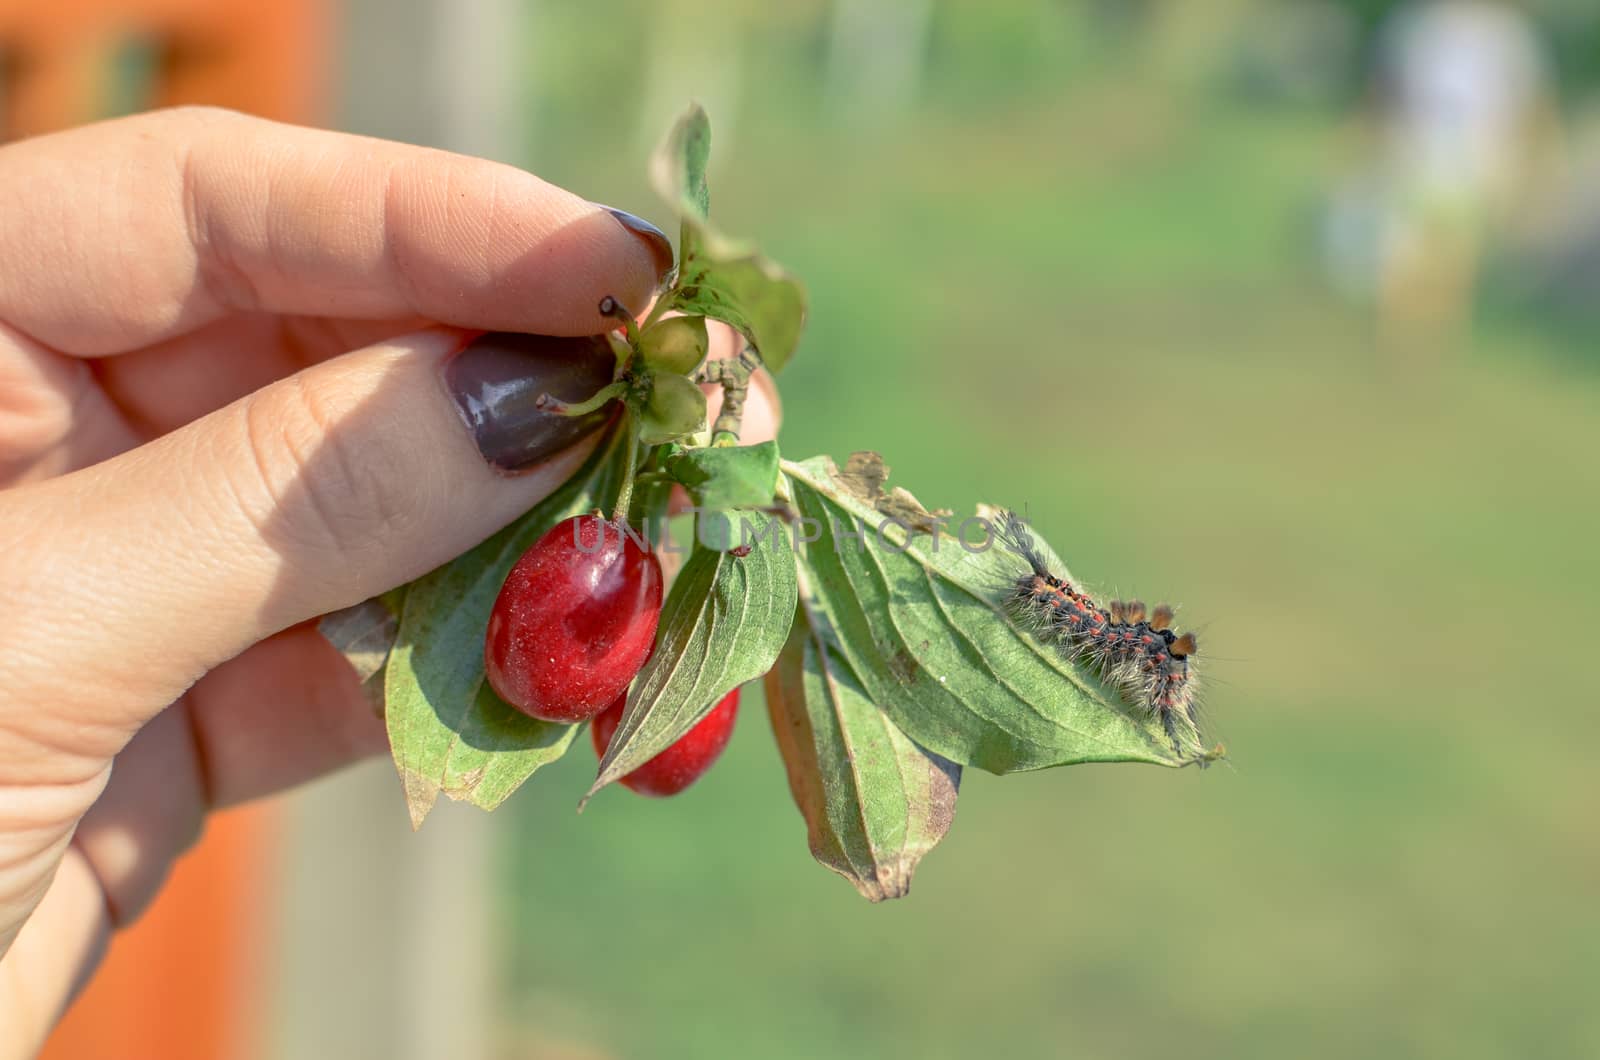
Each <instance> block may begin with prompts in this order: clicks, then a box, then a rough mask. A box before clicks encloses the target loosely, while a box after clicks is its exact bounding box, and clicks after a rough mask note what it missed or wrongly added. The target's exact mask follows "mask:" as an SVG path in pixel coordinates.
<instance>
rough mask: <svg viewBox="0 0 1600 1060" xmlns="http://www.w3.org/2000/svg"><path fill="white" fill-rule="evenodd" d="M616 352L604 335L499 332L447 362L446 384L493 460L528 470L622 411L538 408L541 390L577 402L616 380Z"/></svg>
mask: <svg viewBox="0 0 1600 1060" xmlns="http://www.w3.org/2000/svg"><path fill="white" fill-rule="evenodd" d="M616 363H617V362H616V357H615V355H613V354H612V352H611V346H610V343H608V342H607V341H606V339H605V336H603V335H590V336H586V337H584V338H551V337H549V336H546V335H518V334H513V333H511V332H506V331H491V332H489V333H488V334H486V335H483V336H481V337H479V338H477V339H475V340H473V342H472V343H471V344H470V345H468V346H467V347H466V348H464V349H463V350H462V351H461V352H460V353H458V354H456V355H455V356H454V357H452V358H451V359H450V360H449V361H448V362H446V364H445V366H444V384H445V389H446V390H447V391H448V392H449V394H450V399H451V400H452V401H454V402H455V406H456V409H457V410H458V411H459V412H460V413H461V419H462V421H463V422H464V423H466V425H467V429H468V430H469V431H471V432H472V440H473V441H474V442H475V443H476V444H477V446H478V452H480V453H482V454H483V458H484V459H485V460H487V461H488V462H489V464H490V466H492V467H495V468H497V469H499V470H501V471H520V470H523V469H524V468H528V467H532V466H533V465H534V464H538V463H542V462H543V461H545V460H548V459H549V458H550V457H552V456H554V455H555V454H557V453H559V452H560V451H561V450H563V449H565V448H567V447H568V446H569V445H572V444H573V443H574V442H576V441H578V439H580V438H582V437H583V436H584V435H586V434H589V433H590V432H591V431H594V430H596V429H597V428H599V427H600V426H601V425H602V424H604V423H605V422H606V421H607V420H609V419H610V418H611V416H612V415H613V413H614V412H615V411H616V406H615V403H611V404H607V405H605V406H603V407H601V408H599V409H596V410H595V411H594V412H590V413H588V414H586V415H583V416H562V415H559V414H557V413H554V412H545V411H544V410H542V409H540V408H538V407H537V402H538V400H539V395H540V394H550V395H551V396H552V397H557V398H560V399H561V400H562V401H569V402H576V401H582V400H583V399H585V398H587V397H589V396H590V395H591V394H593V393H594V392H595V391H597V390H599V389H600V388H601V387H603V386H605V385H606V384H607V383H609V382H611V376H612V373H613V371H614V370H615V368H616Z"/></svg>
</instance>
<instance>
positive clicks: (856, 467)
mask: <svg viewBox="0 0 1600 1060" xmlns="http://www.w3.org/2000/svg"><path fill="white" fill-rule="evenodd" d="M833 475H834V480H835V481H836V482H838V483H839V485H840V486H841V487H842V488H843V489H844V490H845V491H846V492H848V493H849V494H850V495H851V496H853V497H855V498H856V499H857V500H858V501H860V502H861V503H862V504H865V505H868V506H869V507H871V508H872V509H873V510H874V511H876V512H878V513H879V514H881V515H884V516H887V517H888V518H890V519H893V520H895V521H897V522H900V523H903V524H904V525H905V526H907V527H908V528H910V529H911V530H914V531H916V532H918V533H923V534H933V533H938V531H939V522H940V521H941V520H943V519H948V518H949V517H950V516H951V515H952V514H953V513H952V512H951V511H950V509H949V508H936V509H934V510H933V511H931V512H930V511H929V510H928V509H926V508H924V507H923V506H922V502H921V501H919V500H917V499H916V498H915V497H913V496H912V495H911V491H909V490H906V489H902V488H901V487H899V486H896V487H895V488H894V489H893V490H891V491H889V492H887V493H885V492H884V489H883V486H884V483H885V482H887V481H888V480H889V465H887V464H885V463H884V462H883V457H882V456H880V455H878V454H877V453H874V452H871V451H863V452H857V453H851V454H850V458H849V459H848V460H846V461H845V464H844V467H842V468H839V469H837V470H835V471H834V473H833Z"/></svg>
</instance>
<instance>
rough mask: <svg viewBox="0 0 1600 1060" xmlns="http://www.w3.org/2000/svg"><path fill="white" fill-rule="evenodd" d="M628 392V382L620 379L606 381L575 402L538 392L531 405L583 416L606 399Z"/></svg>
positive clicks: (541, 409)
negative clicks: (603, 384) (611, 381)
mask: <svg viewBox="0 0 1600 1060" xmlns="http://www.w3.org/2000/svg"><path fill="white" fill-rule="evenodd" d="M627 392H628V384H627V383H626V382H624V381H622V380H618V381H617V382H615V383H608V384H606V385H605V386H603V387H601V388H600V389H599V390H597V391H595V392H594V395H593V396H592V397H590V398H588V399H586V400H584V401H579V402H577V403H575V404H572V403H568V402H565V401H562V400H561V399H560V398H558V397H556V396H555V395H554V394H540V395H539V396H538V398H536V399H535V400H534V402H533V407H534V408H536V409H539V410H540V411H542V412H553V413H555V414H556V415H558V416H585V415H588V414H589V413H591V412H593V411H594V410H595V409H597V408H599V407H600V406H601V405H604V404H605V403H606V402H608V401H613V400H615V399H617V398H619V397H622V396H623V395H624V394H626V393H627Z"/></svg>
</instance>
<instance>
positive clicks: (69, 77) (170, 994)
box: [0, 0, 333, 1060]
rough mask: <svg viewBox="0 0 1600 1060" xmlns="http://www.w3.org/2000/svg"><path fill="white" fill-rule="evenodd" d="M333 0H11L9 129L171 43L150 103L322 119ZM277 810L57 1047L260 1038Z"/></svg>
mask: <svg viewBox="0 0 1600 1060" xmlns="http://www.w3.org/2000/svg"><path fill="white" fill-rule="evenodd" d="M332 15H333V12H332V0H50V2H42V0H0V70H3V72H4V78H5V80H4V85H3V88H0V99H3V111H0V123H3V124H0V134H3V136H4V137H6V138H15V137H21V136H29V135H33V134H36V133H42V132H48V131H50V130H52V129H58V128H62V127H64V126H68V125H74V124H78V123H81V122H84V121H89V120H92V119H94V118H97V117H101V116H102V115H101V114H100V113H99V110H100V108H101V107H102V106H103V105H104V101H105V100H106V98H107V92H106V91H105V89H106V86H107V85H108V84H109V83H110V80H109V79H110V75H111V70H110V64H111V61H112V59H113V57H114V56H115V55H116V54H117V51H118V49H119V48H120V47H121V46H122V45H124V44H125V43H128V42H135V41H136V42H139V43H140V44H141V45H143V46H145V47H149V48H153V49H154V54H155V57H156V69H155V81H154V84H153V85H152V86H151V90H152V98H150V99H148V100H143V101H135V102H136V103H138V104H142V105H144V106H166V105H170V104H177V103H209V104H214V105H217V106H224V107H232V108H234V109H237V110H243V111H248V112H251V113H254V114H259V115H262V116H263V117H269V118H276V119H279V120H282V121H298V122H315V121H317V120H319V119H320V118H322V117H323V109H324V106H325V104H326V86H327V71H328V64H327V60H328V53H329V50H330V45H331V40H332V33H331V23H332ZM275 818H276V813H275V811H274V808H273V807H272V805H271V804H260V805H257V806H253V807H247V808H243V809H236V810H231V811H228V812H225V813H221V814H217V815H215V816H213V817H212V819H211V820H210V822H209V823H208V826H207V829H206V833H205V836H204V837H203V838H202V840H201V841H200V843H199V844H198V845H197V846H196V847H195V849H194V850H192V851H190V853H189V854H188V855H187V856H186V857H184V858H183V859H182V860H181V861H180V862H179V864H178V865H177V866H176V868H175V869H174V871H173V875H172V878H171V880H170V881H169V883H168V885H167V887H166V889H165V890H163V892H162V893H161V895H160V897H159V898H157V900H156V901H155V903H154V904H153V905H152V906H151V908H150V909H149V910H148V911H147V912H146V913H145V914H144V916H143V917H142V918H141V919H140V920H139V921H138V922H137V923H135V924H134V925H133V926H132V927H131V928H130V929H129V930H127V931H125V932H123V933H121V934H120V935H118V936H117V938H116V939H115V940H113V942H112V945H111V949H110V953H109V955H108V956H107V958H106V961H105V964H104V965H103V966H102V968H101V970H100V972H99V974H98V975H97V976H96V977H95V979H94V980H93V981H92V982H91V984H90V985H89V987H88V989H87V990H86V991H85V992H84V994H83V996H82V997H81V998H79V999H78V1001H77V1002H76V1003H75V1004H74V1005H73V1006H72V1009H71V1010H70V1011H69V1012H68V1014H67V1017H66V1019H65V1020H64V1021H63V1022H62V1024H61V1026H60V1027H59V1028H58V1029H57V1031H56V1033H55V1034H54V1035H53V1036H52V1038H51V1040H50V1042H49V1044H48V1045H47V1046H46V1047H45V1051H44V1054H43V1055H44V1058H45V1060H100V1058H103V1057H130V1058H132V1057H139V1058H143V1057H150V1058H158V1057H159V1058H160V1060H191V1058H192V1060H240V1058H246V1057H249V1056H251V1055H253V1054H255V1053H256V1052H258V1049H259V1043H260V1041H261V1035H260V1027H259V1022H260V1021H259V1008H260V999H261V998H262V997H263V995H264V994H265V987H266V982H265V980H266V975H267V973H268V969H269V965H270V954H269V952H268V947H269V944H270V941H271V939H270V936H271V933H272V930H271V925H270V918H271V916H272V914H273V911H274V910H275V908H276V903H275V901H274V900H273V898H274V896H273V874H274V865H275V862H276V858H275V856H274V855H275V852H276V846H277V844H276V842H275V840H276V825H275Z"/></svg>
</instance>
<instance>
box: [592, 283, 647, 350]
mask: <svg viewBox="0 0 1600 1060" xmlns="http://www.w3.org/2000/svg"><path fill="white" fill-rule="evenodd" d="M600 315H601V316H606V317H610V318H611V319H612V320H620V321H622V326H623V328H625V329H626V330H627V333H628V345H629V346H631V347H634V348H636V349H637V348H638V345H639V325H638V323H637V322H636V321H635V320H634V319H633V314H632V313H629V312H628V311H627V310H626V309H624V308H623V307H622V303H621V302H619V301H617V300H616V299H615V298H613V297H611V296H610V295H609V294H608V295H606V296H605V297H604V298H602V299H600Z"/></svg>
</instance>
